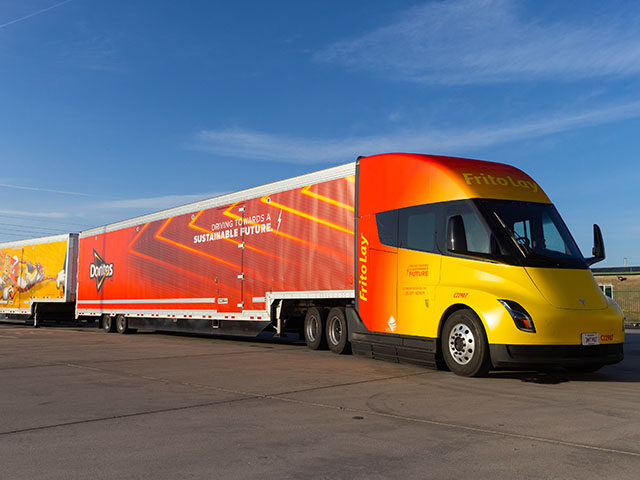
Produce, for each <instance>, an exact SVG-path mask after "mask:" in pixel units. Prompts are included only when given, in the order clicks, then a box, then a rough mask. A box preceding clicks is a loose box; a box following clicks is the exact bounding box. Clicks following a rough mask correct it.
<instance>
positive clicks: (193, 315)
mask: <svg viewBox="0 0 640 480" xmlns="http://www.w3.org/2000/svg"><path fill="white" fill-rule="evenodd" d="M77 312H78V315H88V316H94V317H95V316H100V315H103V314H105V313H106V314H108V315H116V314H118V315H124V316H127V317H148V318H177V319H196V320H240V321H255V320H265V321H268V320H269V315H268V313H267V312H266V311H265V310H245V311H244V312H242V313H240V312H237V313H234V312H223V313H218V312H215V311H211V310H178V311H167V312H162V313H158V310H149V309H140V310H128V309H124V310H123V309H104V308H78V310H77Z"/></svg>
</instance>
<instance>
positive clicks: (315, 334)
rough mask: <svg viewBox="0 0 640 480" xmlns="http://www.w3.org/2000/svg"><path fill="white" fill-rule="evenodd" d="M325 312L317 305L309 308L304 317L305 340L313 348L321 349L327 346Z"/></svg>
mask: <svg viewBox="0 0 640 480" xmlns="http://www.w3.org/2000/svg"><path fill="white" fill-rule="evenodd" d="M325 318H326V317H325V313H324V310H321V309H319V308H316V307H311V308H310V309H308V310H307V314H306V316H305V317H304V340H305V342H307V347H309V348H310V349H311V350H321V349H325V348H327V342H326V340H325V338H324V327H325Z"/></svg>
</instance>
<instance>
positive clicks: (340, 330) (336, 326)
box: [326, 307, 351, 354]
mask: <svg viewBox="0 0 640 480" xmlns="http://www.w3.org/2000/svg"><path fill="white" fill-rule="evenodd" d="M326 338H327V345H328V346H329V350H331V351H332V352H333V353H337V354H342V353H351V343H350V342H349V332H348V329H347V319H346V317H345V315H344V309H343V308H340V307H334V308H332V309H331V311H330V312H329V316H328V317H327V328H326Z"/></svg>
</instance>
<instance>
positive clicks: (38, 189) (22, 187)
mask: <svg viewBox="0 0 640 480" xmlns="http://www.w3.org/2000/svg"><path fill="white" fill-rule="evenodd" d="M0 188H13V189H16V190H31V191H34V192H48V193H59V194H62V195H79V196H82V197H95V196H96V195H92V194H90V193H82V192H70V191H67V190H52V189H50V188H42V187H27V186H25V185H12V184H9V183H0Z"/></svg>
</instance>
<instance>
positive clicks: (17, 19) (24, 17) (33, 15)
mask: <svg viewBox="0 0 640 480" xmlns="http://www.w3.org/2000/svg"><path fill="white" fill-rule="evenodd" d="M71 1H72V0H64V1H62V2H59V3H56V4H55V5H51V6H49V7H47V8H43V9H40V10H38V11H36V12H32V13H29V14H28V15H23V16H22V17H19V18H15V19H13V20H11V21H8V22H5V23H2V24H0V28H5V27H8V26H9V25H13V24H14V23H18V22H22V21H24V20H27V19H29V18H31V17H35V16H36V15H41V14H43V13H44V12H48V11H49V10H53V9H54V8H58V7H61V6H62V5H64V4H65V3H69V2H71Z"/></svg>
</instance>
